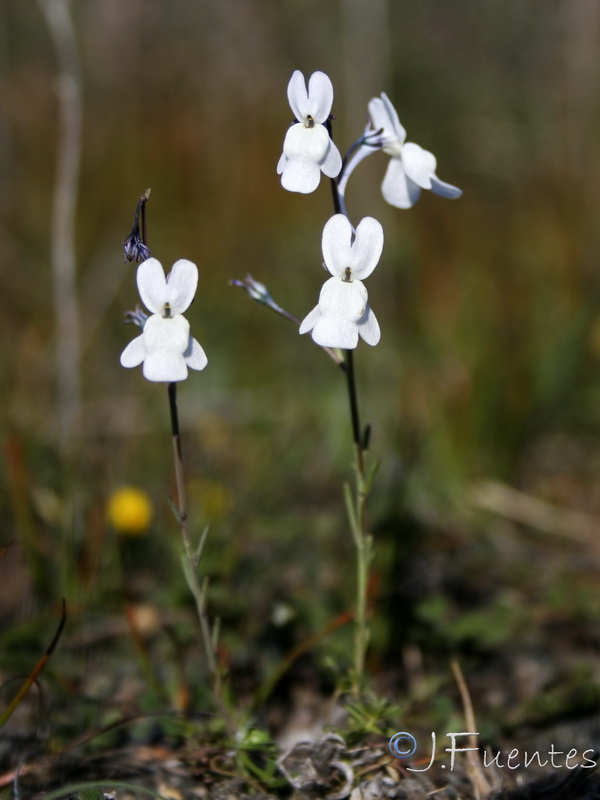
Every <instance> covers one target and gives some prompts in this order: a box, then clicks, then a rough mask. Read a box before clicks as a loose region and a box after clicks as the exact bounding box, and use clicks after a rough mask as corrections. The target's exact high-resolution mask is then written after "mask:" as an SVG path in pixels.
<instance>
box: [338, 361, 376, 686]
mask: <svg viewBox="0 0 600 800" xmlns="http://www.w3.org/2000/svg"><path fill="white" fill-rule="evenodd" d="M344 357H345V370H344V371H345V373H346V383H347V387H348V397H349V400H350V418H351V422H352V436H353V439H354V469H355V488H354V494H352V491H351V490H350V489H349V488H347V492H346V506H347V511H348V519H349V521H350V527H351V528H352V536H353V539H354V544H355V547H356V617H355V634H354V680H353V690H354V693H355V694H356V695H358V694H359V691H360V684H361V680H362V676H363V673H364V665H365V654H366V650H367V645H368V641H369V631H368V626H367V589H368V580H369V564H370V561H371V537H370V536H369V535H368V534H367V531H366V513H365V512H366V501H367V495H368V490H367V479H366V473H365V467H366V464H365V452H364V449H363V437H362V431H361V426H360V415H359V409H358V394H357V391H356V379H355V375H354V359H353V351H352V350H345V351H344Z"/></svg>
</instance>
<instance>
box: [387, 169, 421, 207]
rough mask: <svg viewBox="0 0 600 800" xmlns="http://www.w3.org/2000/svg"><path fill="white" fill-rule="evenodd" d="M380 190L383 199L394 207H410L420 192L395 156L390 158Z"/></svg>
mask: <svg viewBox="0 0 600 800" xmlns="http://www.w3.org/2000/svg"><path fill="white" fill-rule="evenodd" d="M381 191H382V193H383V197H384V199H385V200H387V202H388V203H389V204H390V205H392V206H396V208H410V207H411V206H413V205H414V204H415V203H416V202H417V200H418V199H419V196H420V194H421V190H420V188H419V187H418V186H417V184H416V183H415V182H414V181H411V179H410V178H408V177H407V175H406V172H405V171H404V166H403V164H402V160H401V159H400V158H397V157H394V158H391V159H390V163H389V164H388V167H387V170H386V173H385V176H384V178H383V183H382V184H381Z"/></svg>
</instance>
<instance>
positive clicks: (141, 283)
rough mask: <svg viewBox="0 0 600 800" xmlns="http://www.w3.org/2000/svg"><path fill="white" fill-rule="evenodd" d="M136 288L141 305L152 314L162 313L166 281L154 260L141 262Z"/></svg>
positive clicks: (159, 264)
mask: <svg viewBox="0 0 600 800" xmlns="http://www.w3.org/2000/svg"><path fill="white" fill-rule="evenodd" d="M137 286H138V292H139V293H140V297H141V298H142V303H143V304H144V305H145V306H146V308H147V309H148V310H149V311H152V313H153V314H160V313H162V310H163V306H164V304H165V301H166V299H167V279H166V278H165V273H164V270H163V268H162V264H161V263H160V261H158V260H157V259H156V258H148V259H147V260H146V261H142V263H141V264H140V265H139V267H138V270H137Z"/></svg>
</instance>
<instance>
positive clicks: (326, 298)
mask: <svg viewBox="0 0 600 800" xmlns="http://www.w3.org/2000/svg"><path fill="white" fill-rule="evenodd" d="M322 247H323V258H324V259H325V266H326V267H327V269H328V270H329V272H331V274H332V275H333V277H332V278H329V280H328V281H326V282H325V284H324V285H323V288H322V289H321V294H320V296H319V304H318V305H317V306H316V308H313V310H312V311H311V312H310V314H308V316H307V317H306V318H305V319H304V320H303V321H302V324H301V325H300V333H307V332H308V331H310V330H312V338H313V339H314V341H315V342H316V343H317V344H320V345H321V346H322V347H341V348H344V349H345V350H352V349H354V348H355V347H356V345H357V344H358V335H359V334H360V335H361V336H362V338H363V339H364V340H365V342H366V343H367V344H372V345H374V344H377V342H378V341H379V338H380V336H381V332H380V330H379V324H378V322H377V319H376V318H375V314H373V312H372V311H371V309H370V307H369V304H368V303H367V298H368V295H367V290H366V289H365V286H364V284H363V282H362V280H361V279H362V278H366V277H368V276H369V275H370V274H371V273H372V272H373V270H374V269H375V267H376V266H377V262H378V261H379V257H380V256H381V251H382V250H383V228H382V227H381V224H380V223H379V222H377V220H376V219H373V217H365V218H364V219H363V220H361V222H360V223H359V225H358V227H357V229H356V237H355V239H354V241H352V226H351V225H350V222H349V220H348V218H347V217H345V216H344V215H343V214H336V215H335V216H334V217H331V219H330V220H328V222H327V223H326V225H325V228H324V229H323V242H322Z"/></svg>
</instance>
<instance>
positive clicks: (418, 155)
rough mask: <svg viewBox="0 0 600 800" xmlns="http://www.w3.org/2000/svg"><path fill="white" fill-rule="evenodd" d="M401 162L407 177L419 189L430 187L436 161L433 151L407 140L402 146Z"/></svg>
mask: <svg viewBox="0 0 600 800" xmlns="http://www.w3.org/2000/svg"><path fill="white" fill-rule="evenodd" d="M402 162H403V163H404V169H405V171H406V174H407V175H408V177H409V178H410V179H411V180H413V181H414V182H415V183H416V184H417V186H420V187H421V189H431V179H432V177H433V175H434V173H435V168H436V166H437V161H436V160H435V156H434V155H433V153H430V152H429V150H423V148H422V147H419V145H418V144H414V143H413V142H407V143H406V144H405V145H404V147H403V148H402Z"/></svg>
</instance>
